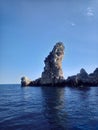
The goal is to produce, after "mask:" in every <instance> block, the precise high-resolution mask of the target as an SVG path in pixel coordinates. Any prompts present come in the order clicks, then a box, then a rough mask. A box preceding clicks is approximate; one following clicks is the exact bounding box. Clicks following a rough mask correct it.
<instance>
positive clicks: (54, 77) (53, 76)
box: [21, 42, 98, 86]
mask: <svg viewBox="0 0 98 130" xmlns="http://www.w3.org/2000/svg"><path fill="white" fill-rule="evenodd" d="M63 57H64V45H63V43H62V42H58V43H56V45H55V46H54V47H53V50H52V51H51V52H50V53H49V55H48V56H47V57H46V58H45V60H44V63H45V67H44V71H43V72H42V75H41V77H40V78H38V79H36V80H34V81H31V80H29V79H28V78H27V77H22V78H21V86H98V68H96V69H95V71H94V72H93V73H91V74H88V73H87V72H86V71H85V69H83V68H82V69H81V70H80V73H78V74H77V75H74V76H70V77H68V78H67V79H66V80H65V79H64V76H63V70H62V60H63Z"/></svg>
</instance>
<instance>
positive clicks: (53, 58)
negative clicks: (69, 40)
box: [41, 42, 64, 85]
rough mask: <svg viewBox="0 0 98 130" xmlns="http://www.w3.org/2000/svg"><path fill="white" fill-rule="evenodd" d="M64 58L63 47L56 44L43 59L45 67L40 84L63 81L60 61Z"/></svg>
mask: <svg viewBox="0 0 98 130" xmlns="http://www.w3.org/2000/svg"><path fill="white" fill-rule="evenodd" d="M63 57H64V45H63V43H62V42H58V43H56V45H55V46H54V48H53V50H52V51H51V52H50V54H49V55H48V56H47V57H46V58H45V61H44V63H45V67H44V71H43V72H42V76H41V84H43V85H44V84H52V85H54V84H56V83H59V82H62V80H63V79H64V77H63V71H62V59H63Z"/></svg>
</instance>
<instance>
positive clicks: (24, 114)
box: [0, 84, 98, 130]
mask: <svg viewBox="0 0 98 130" xmlns="http://www.w3.org/2000/svg"><path fill="white" fill-rule="evenodd" d="M0 130H98V87H93V86H92V87H85V88H74V87H58V86H57V87H42V86H39V87H36V86H35V87H21V85H19V84H11V85H10V84H5V85H4V84H3V85H0Z"/></svg>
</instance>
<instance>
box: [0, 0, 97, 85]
mask: <svg viewBox="0 0 98 130" xmlns="http://www.w3.org/2000/svg"><path fill="white" fill-rule="evenodd" d="M58 41H62V42H63V43H64V45H65V56H64V60H63V71H64V76H65V78H67V76H70V75H74V74H76V73H78V72H79V70H80V69H81V68H85V69H86V70H87V72H88V73H90V72H93V71H94V69H95V68H96V67H98V60H97V57H98V0H0V83H20V78H21V77H22V76H24V75H25V76H27V77H29V78H30V79H32V80H33V79H36V78H38V77H40V76H41V72H42V71H43V67H44V62H43V61H44V59H45V57H46V56H47V55H48V54H49V52H50V51H51V50H52V48H53V46H54V45H55V43H56V42H58Z"/></svg>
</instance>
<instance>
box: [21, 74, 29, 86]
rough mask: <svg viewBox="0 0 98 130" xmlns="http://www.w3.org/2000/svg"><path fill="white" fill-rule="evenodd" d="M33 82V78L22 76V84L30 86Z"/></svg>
mask: <svg viewBox="0 0 98 130" xmlns="http://www.w3.org/2000/svg"><path fill="white" fill-rule="evenodd" d="M30 83H31V80H30V79H28V78H27V77H25V76H24V77H22V78H21V86H28V85H29V84H30Z"/></svg>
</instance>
